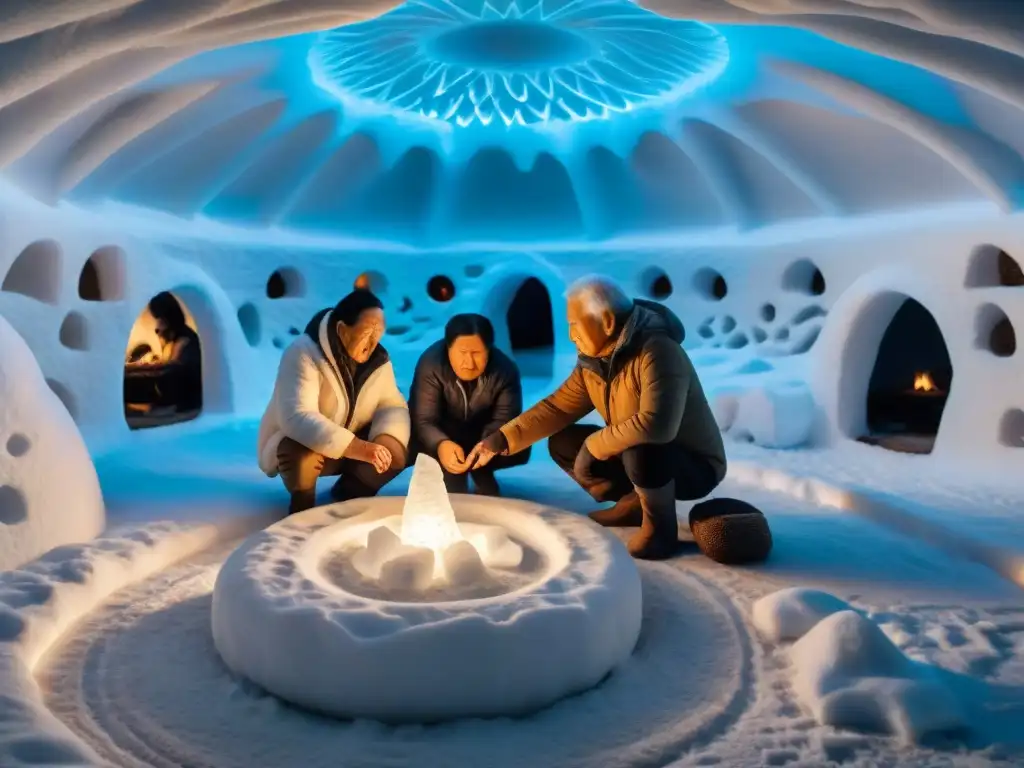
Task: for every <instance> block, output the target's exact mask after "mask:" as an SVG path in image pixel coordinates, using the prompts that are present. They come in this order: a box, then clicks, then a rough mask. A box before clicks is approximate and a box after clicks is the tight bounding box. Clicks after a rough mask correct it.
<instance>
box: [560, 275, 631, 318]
mask: <svg viewBox="0 0 1024 768" xmlns="http://www.w3.org/2000/svg"><path fill="white" fill-rule="evenodd" d="M565 298H566V299H567V300H571V299H578V300H579V301H580V302H581V303H582V304H583V306H584V311H585V312H586V313H587V314H588V315H591V316H593V317H599V316H600V315H601V314H602V313H603V312H607V311H610V312H612V313H613V314H615V315H622V314H625V313H626V312H629V311H630V310H631V309H633V300H632V299H631V298H629V296H627V295H626V292H625V291H624V290H622V288H621V287H619V285H618V283H616V282H615V281H614V280H612V279H611V278H608V277H604V276H602V275H587V276H586V277H581V278H580V279H579V280H576V281H575V282H574V283H573V284H572V285H570V286H569V289H568V290H567V291H566V292H565Z"/></svg>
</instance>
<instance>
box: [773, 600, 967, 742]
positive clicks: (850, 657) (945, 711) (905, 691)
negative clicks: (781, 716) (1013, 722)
mask: <svg viewBox="0 0 1024 768" xmlns="http://www.w3.org/2000/svg"><path fill="white" fill-rule="evenodd" d="M790 658H791V659H792V662H793V665H794V668H795V675H794V678H793V687H794V689H795V691H796V694H797V696H798V697H799V698H800V699H801V701H802V702H803V704H804V705H805V706H806V707H807V708H808V709H809V710H810V711H811V713H812V714H813V715H814V717H815V719H816V720H817V721H818V722H819V723H821V724H822V725H830V726H833V727H835V728H845V729H850V730H856V731H864V732H869V733H886V734H891V735H893V736H896V737H898V738H899V739H901V740H902V741H904V742H906V743H908V744H921V743H922V742H924V741H925V740H927V739H928V738H929V737H932V736H939V735H949V734H954V733H958V732H963V731H965V730H966V729H967V720H966V717H965V714H964V712H963V711H962V710H961V708H960V705H959V703H958V702H957V699H956V697H955V696H954V695H953V694H952V693H951V692H950V690H949V689H948V688H946V687H945V686H944V685H942V684H941V683H940V682H939V681H938V680H936V679H934V678H933V676H932V670H930V669H929V668H928V667H927V666H925V665H922V664H919V663H917V662H915V661H913V660H911V659H909V658H907V657H906V656H905V655H904V654H903V652H902V651H900V649H899V648H897V647H896V646H895V645H893V643H892V641H891V640H889V638H888V637H886V635H885V633H884V632H883V631H882V630H881V629H880V628H879V627H878V626H877V625H876V624H874V623H873V622H872V621H870V620H869V619H866V618H865V617H863V616H861V615H860V614H859V613H857V612H855V611H839V612H838V613H833V614H832V615H831V616H827V617H826V618H824V619H822V620H821V621H820V622H818V624H817V625H816V626H814V627H813V628H812V629H811V630H810V631H809V632H808V633H807V634H806V635H804V636H803V637H802V638H801V639H800V640H798V641H797V642H796V643H794V644H793V646H792V648H791V649H790Z"/></svg>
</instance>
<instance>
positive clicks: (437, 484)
mask: <svg viewBox="0 0 1024 768" xmlns="http://www.w3.org/2000/svg"><path fill="white" fill-rule="evenodd" d="M522 560H523V548H522V547H521V546H520V545H518V544H516V543H515V542H514V541H512V539H510V538H509V536H508V533H507V532H506V531H505V530H504V529H502V528H500V527H498V526H494V525H483V526H482V525H473V526H470V530H469V531H468V533H464V532H463V530H462V528H460V526H459V523H458V521H457V520H456V519H455V510H453V509H452V505H451V501H449V499H448V491H447V489H446V488H445V486H444V474H443V473H442V471H441V465H440V464H438V463H437V461H436V460H435V459H432V458H431V457H429V456H427V455H426V454H422V453H421V454H420V455H419V456H418V457H417V458H416V464H415V466H414V467H413V471H412V479H411V480H410V481H409V494H408V496H407V497H406V499H405V505H404V506H403V508H402V514H401V516H400V517H388V518H385V519H384V520H381V521H380V525H378V526H377V527H376V528H374V529H373V530H371V531H370V532H369V533H368V534H367V535H366V545H365V546H364V547H363V548H361V549H359V550H357V551H356V552H355V553H354V554H353V555H352V565H353V566H354V567H355V569H356V570H357V571H359V573H360V574H362V575H363V577H364V578H367V579H370V580H372V581H375V582H377V583H378V584H379V585H380V586H381V587H383V588H384V589H386V590H401V591H405V590H413V591H416V592H423V591H426V590H428V589H431V588H434V587H440V586H445V585H464V584H471V583H482V582H485V581H487V580H488V579H490V572H489V569H492V568H509V569H510V568H516V567H518V566H519V564H520V563H521V562H522Z"/></svg>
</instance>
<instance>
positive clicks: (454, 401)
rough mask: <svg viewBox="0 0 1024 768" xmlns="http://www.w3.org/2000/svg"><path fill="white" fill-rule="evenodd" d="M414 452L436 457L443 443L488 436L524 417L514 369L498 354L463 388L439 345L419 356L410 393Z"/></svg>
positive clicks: (495, 352)
mask: <svg viewBox="0 0 1024 768" xmlns="http://www.w3.org/2000/svg"><path fill="white" fill-rule="evenodd" d="M409 410H410V412H411V416H412V434H413V438H414V440H415V441H416V444H417V447H418V449H419V450H421V451H425V452H427V453H429V454H431V455H436V453H437V446H438V445H439V444H440V443H441V442H443V441H444V440H454V441H455V442H456V443H459V444H465V443H467V442H475V441H477V440H480V439H481V438H483V437H486V436H487V435H489V434H491V432H494V431H495V430H497V429H498V428H499V427H501V426H502V425H503V424H505V423H506V422H508V421H510V420H511V419H513V418H515V417H516V416H518V415H519V414H520V413H522V411H523V387H522V381H521V379H520V376H519V368H518V367H517V366H516V364H515V363H514V362H512V360H511V359H510V358H509V357H508V355H506V354H504V353H503V352H501V351H500V350H498V349H492V350H491V356H490V360H489V361H488V363H487V369H486V370H485V371H484V372H483V374H482V375H481V376H480V378H478V379H477V380H476V381H471V382H464V381H461V380H460V379H459V377H458V376H456V375H455V371H453V370H452V366H451V363H449V362H448V350H447V348H446V347H445V345H444V341H443V340H442V341H439V342H437V343H436V344H432V345H431V346H429V347H428V348H427V350H426V351H425V352H424V353H423V354H422V355H421V356H420V359H419V362H418V363H417V364H416V373H415V375H414V376H413V380H412V389H411V390H410V392H409Z"/></svg>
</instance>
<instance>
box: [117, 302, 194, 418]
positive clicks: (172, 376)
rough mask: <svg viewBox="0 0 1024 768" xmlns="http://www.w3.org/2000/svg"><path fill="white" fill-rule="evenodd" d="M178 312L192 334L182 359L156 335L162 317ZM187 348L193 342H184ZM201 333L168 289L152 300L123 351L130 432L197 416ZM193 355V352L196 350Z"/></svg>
mask: <svg viewBox="0 0 1024 768" xmlns="http://www.w3.org/2000/svg"><path fill="white" fill-rule="evenodd" d="M154 306H155V307H157V314H159V315H169V314H170V315H173V314H174V313H175V311H177V312H180V313H181V315H182V318H183V320H184V323H185V326H186V328H187V329H188V330H189V331H191V332H192V333H195V334H196V339H195V344H197V345H198V347H199V349H198V350H196V349H194V348H190V349H189V350H188V351H187V352H186V353H185V356H184V357H183V358H181V359H179V358H176V357H174V353H173V351H172V350H173V349H174V346H175V342H174V341H173V340H172V341H167V340H165V339H164V338H162V337H161V330H162V326H163V325H165V324H166V323H167V319H166V318H165V317H163V316H161V317H159V318H158V317H157V316H155V315H154V312H153V311H152V310H153V307H154ZM186 343H187V344H189V346H190V347H191V346H192V344H193V342H192V341H191V340H188V341H187V342H186ZM204 348H205V345H204V344H203V339H202V335H201V334H200V333H199V329H198V328H197V327H196V321H195V318H194V316H193V315H192V312H191V311H190V310H189V306H188V305H187V304H186V303H185V302H184V301H182V300H181V298H180V297H179V296H177V295H175V294H174V293H171V292H170V291H163V292H161V293H158V294H157V295H156V296H154V297H153V298H152V299H151V300H150V303H149V304H147V305H146V308H145V309H144V310H143V311H142V312H141V313H140V314H139V316H138V318H137V319H136V321H135V324H134V325H133V326H132V331H131V335H130V336H129V339H128V348H127V351H126V353H125V369H124V401H125V402H124V407H125V420H126V421H127V422H128V426H129V428H131V429H147V428H151V427H160V426H167V425H169V424H178V423H180V422H183V421H191V420H192V419H195V418H197V417H198V416H199V414H200V412H201V411H202V407H203V384H204V382H203V365H202V358H203V351H204ZM197 351H198V354H196V352H197Z"/></svg>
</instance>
